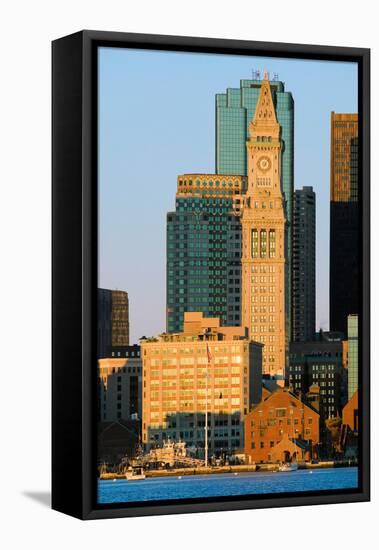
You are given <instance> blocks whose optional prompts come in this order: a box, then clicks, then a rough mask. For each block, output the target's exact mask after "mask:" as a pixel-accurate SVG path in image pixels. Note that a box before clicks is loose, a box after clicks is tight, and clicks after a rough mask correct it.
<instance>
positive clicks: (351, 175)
mask: <svg viewBox="0 0 379 550" xmlns="http://www.w3.org/2000/svg"><path fill="white" fill-rule="evenodd" d="M358 207H359V204H358V115H357V114H354V113H353V114H338V113H334V112H332V113H331V163H330V289H329V292H330V294H329V308H330V330H335V331H340V332H343V333H344V334H345V335H346V334H347V316H348V315H349V314H350V313H357V311H359V308H358V306H359V286H360V284H359V269H358V266H359V239H358V235H359V208H358Z"/></svg>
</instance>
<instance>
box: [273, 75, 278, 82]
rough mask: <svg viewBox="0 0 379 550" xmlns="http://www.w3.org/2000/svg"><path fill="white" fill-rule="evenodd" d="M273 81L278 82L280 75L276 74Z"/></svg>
mask: <svg viewBox="0 0 379 550" xmlns="http://www.w3.org/2000/svg"><path fill="white" fill-rule="evenodd" d="M273 80H274V81H275V82H277V81H278V80H279V75H278V73H274V77H273Z"/></svg>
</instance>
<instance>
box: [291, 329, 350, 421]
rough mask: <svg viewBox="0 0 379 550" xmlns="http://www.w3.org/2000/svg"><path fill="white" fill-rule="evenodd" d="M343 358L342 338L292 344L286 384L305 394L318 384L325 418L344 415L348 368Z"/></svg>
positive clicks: (322, 414) (321, 412)
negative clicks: (344, 365)
mask: <svg viewBox="0 0 379 550" xmlns="http://www.w3.org/2000/svg"><path fill="white" fill-rule="evenodd" d="M342 358H343V347H342V340H336V341H328V340H327V339H324V340H320V341H314V342H295V343H291V344H290V353H289V365H288V370H287V375H286V384H287V385H288V386H289V387H290V388H292V390H293V391H294V392H295V393H297V394H299V395H304V396H305V395H306V394H308V393H309V392H310V389H311V388H312V387H315V386H318V387H319V388H320V392H319V401H320V405H319V407H320V409H319V410H320V416H321V418H322V419H323V420H325V419H327V418H331V417H336V416H341V412H342V407H343V406H344V405H345V403H346V370H345V369H344V368H343V366H342Z"/></svg>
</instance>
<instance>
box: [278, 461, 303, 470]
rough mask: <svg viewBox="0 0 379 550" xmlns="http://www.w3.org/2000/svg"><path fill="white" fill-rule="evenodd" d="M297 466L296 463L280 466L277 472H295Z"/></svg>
mask: <svg viewBox="0 0 379 550" xmlns="http://www.w3.org/2000/svg"><path fill="white" fill-rule="evenodd" d="M297 469H298V465H297V464H296V463H287V464H281V465H280V466H279V472H296V470H297Z"/></svg>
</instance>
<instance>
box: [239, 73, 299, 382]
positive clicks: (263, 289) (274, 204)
mask: <svg viewBox="0 0 379 550" xmlns="http://www.w3.org/2000/svg"><path fill="white" fill-rule="evenodd" d="M246 145H247V152H248V187H247V191H246V195H245V198H244V205H243V211H242V217H241V223H242V325H243V326H246V327H248V330H249V333H250V335H251V337H252V338H253V339H255V340H257V341H258V342H262V343H263V344H264V345H265V346H264V350H263V372H264V374H270V375H280V376H281V375H284V372H285V365H286V352H287V345H288V336H289V335H288V332H287V331H286V328H287V323H286V295H287V292H286V291H287V286H286V217H285V205H284V196H283V193H282V189H281V179H280V173H281V153H282V140H281V128H280V125H279V123H278V121H277V118H276V114H275V108H274V103H273V98H272V93H271V88H270V83H269V81H268V78H267V76H265V78H264V79H263V80H262V83H261V88H260V95H259V99H258V103H257V107H256V111H255V114H254V118H253V119H252V120H251V122H250V126H249V140H248V141H247V143H246Z"/></svg>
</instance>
